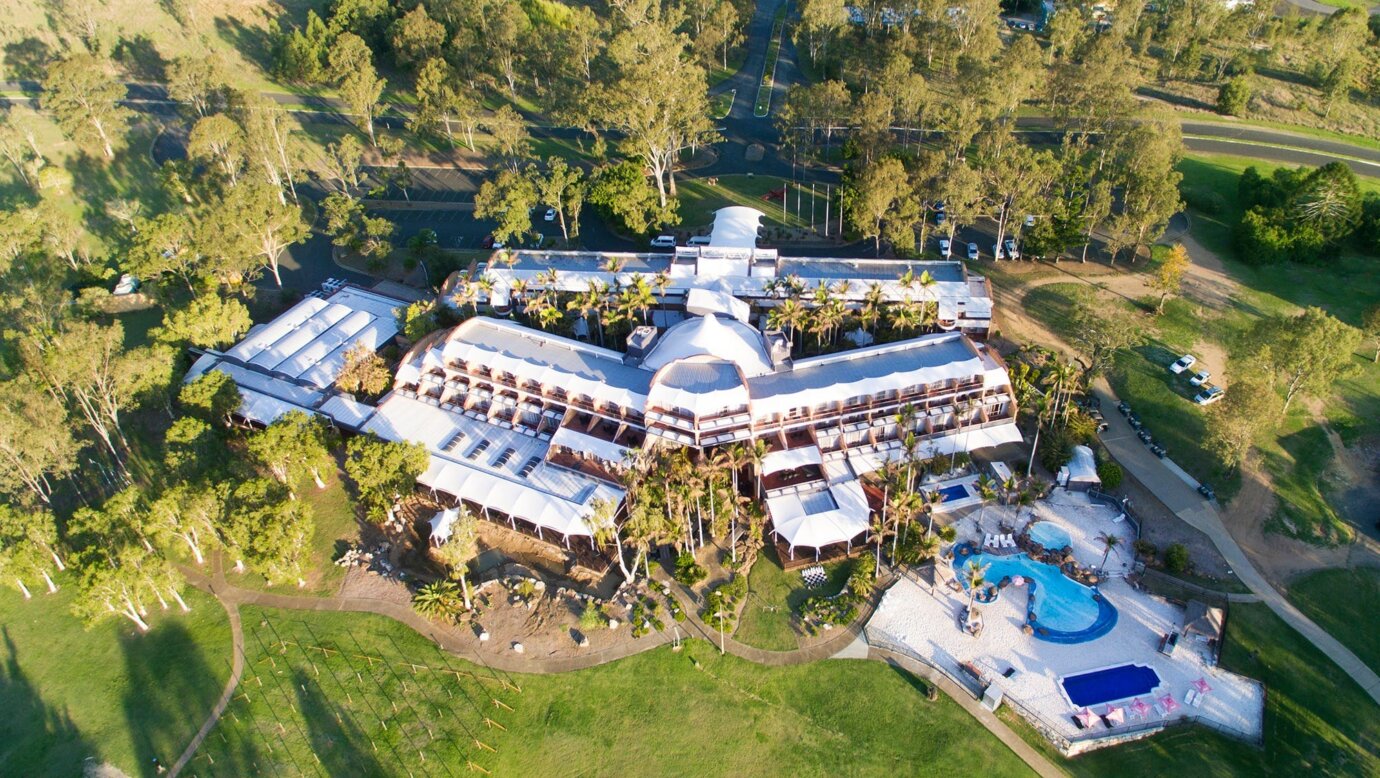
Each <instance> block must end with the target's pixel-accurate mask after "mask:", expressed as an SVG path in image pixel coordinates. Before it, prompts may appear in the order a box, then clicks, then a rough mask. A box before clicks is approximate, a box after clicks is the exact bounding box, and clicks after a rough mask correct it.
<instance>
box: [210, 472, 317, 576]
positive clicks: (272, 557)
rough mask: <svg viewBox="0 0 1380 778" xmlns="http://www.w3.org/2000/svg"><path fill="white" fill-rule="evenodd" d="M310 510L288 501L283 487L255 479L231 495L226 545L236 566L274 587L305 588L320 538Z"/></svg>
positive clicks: (224, 531)
mask: <svg viewBox="0 0 1380 778" xmlns="http://www.w3.org/2000/svg"><path fill="white" fill-rule="evenodd" d="M315 526H316V525H315V522H314V521H313V519H312V515H311V506H309V505H307V504H305V503H303V502H300V501H295V500H292V499H289V497H288V495H287V490H286V489H285V488H284V487H283V485H282V484H280V483H278V482H277V481H273V480H270V479H267V478H252V479H249V480H247V481H243V482H241V483H239V484H238V485H236V486H235V488H234V490H233V491H232V492H231V493H230V498H229V503H228V506H227V508H226V512H225V520H224V524H223V526H222V531H221V539H222V542H223V543H224V544H225V547H226V550H227V551H228V552H229V553H230V554H231V555H232V557H233V558H234V560H235V569H236V570H239V571H243V570H244V569H245V567H246V566H248V568H249V569H250V570H252V571H254V572H256V573H258V574H259V575H262V576H263V577H264V579H265V580H267V582H268V584H269V585H270V586H276V585H280V584H287V583H296V584H297V586H298V587H299V588H300V587H302V586H305V585H306V579H305V577H304V576H305V574H306V555H307V550H308V548H310V543H311V538H312V535H313V533H314V532H315Z"/></svg>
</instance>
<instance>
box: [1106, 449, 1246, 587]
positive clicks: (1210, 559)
mask: <svg viewBox="0 0 1380 778" xmlns="http://www.w3.org/2000/svg"><path fill="white" fill-rule="evenodd" d="M1117 491H1119V492H1120V493H1122V494H1123V495H1125V496H1126V497H1130V498H1131V506H1132V509H1133V510H1134V511H1135V513H1136V517H1137V518H1139V519H1140V537H1141V539H1142V540H1148V541H1150V542H1151V543H1154V544H1155V546H1156V548H1157V549H1158V551H1159V554H1160V555H1161V557H1163V554H1164V550H1165V549H1166V548H1168V547H1169V546H1171V545H1173V544H1175V543H1181V544H1183V546H1184V547H1185V548H1187V549H1188V558H1189V562H1190V563H1191V564H1192V570H1193V572H1194V573H1195V574H1197V575H1198V576H1200V577H1203V578H1209V579H1218V580H1225V579H1227V578H1229V577H1231V572H1230V570H1229V568H1228V567H1227V562H1226V560H1225V559H1223V558H1222V555H1221V554H1220V553H1219V552H1218V551H1217V546H1215V545H1213V543H1212V541H1211V540H1210V539H1209V538H1208V536H1207V535H1204V534H1203V533H1202V532H1200V531H1198V530H1196V529H1194V528H1193V527H1191V526H1189V525H1188V524H1187V523H1186V522H1184V521H1183V520H1182V519H1180V518H1179V517H1178V516H1175V515H1174V513H1173V512H1172V511H1170V510H1169V508H1167V507H1166V506H1165V505H1164V503H1162V502H1160V501H1159V499H1158V498H1157V497H1155V495H1154V493H1153V492H1151V491H1150V490H1149V489H1146V488H1145V487H1144V486H1142V485H1141V483H1140V481H1137V480H1136V478H1135V476H1133V475H1131V474H1130V473H1129V472H1128V473H1126V475H1125V477H1124V479H1123V480H1122V482H1121V486H1120V487H1119V488H1118V490H1117Z"/></svg>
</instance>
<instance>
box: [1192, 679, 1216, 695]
mask: <svg viewBox="0 0 1380 778" xmlns="http://www.w3.org/2000/svg"><path fill="white" fill-rule="evenodd" d="M1193 688H1194V689H1197V690H1198V693H1199V694H1207V693H1208V692H1210V691H1212V686H1211V685H1209V684H1208V682H1207V679H1205V678H1199V679H1198V680H1196V681H1194V682H1193Z"/></svg>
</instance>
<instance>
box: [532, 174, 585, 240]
mask: <svg viewBox="0 0 1380 778" xmlns="http://www.w3.org/2000/svg"><path fill="white" fill-rule="evenodd" d="M527 174H528V176H530V177H531V179H532V183H533V185H534V187H535V189H536V195H537V200H538V202H540V203H542V204H545V205H546V206H548V207H550V208H551V209H553V210H554V211H555V212H556V220H557V222H558V223H559V224H560V225H561V238H562V239H564V240H565V241H566V242H569V241H570V238H571V236H572V235H576V236H578V235H579V234H580V226H579V221H578V219H579V209H580V206H581V205H582V204H583V203H584V199H585V188H586V184H585V174H584V171H582V170H580V169H579V168H577V167H571V166H570V164H569V163H567V162H566V161H565V160H564V159H563V158H561V157H548V158H547V160H546V170H545V171H542V170H539V169H538V168H537V167H536V166H535V165H529V166H528V168H527ZM572 212H573V213H572ZM567 216H570V217H571V222H570V224H569V226H568V227H567V224H566V217H567Z"/></svg>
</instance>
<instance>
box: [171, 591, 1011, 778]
mask: <svg viewBox="0 0 1380 778" xmlns="http://www.w3.org/2000/svg"><path fill="white" fill-rule="evenodd" d="M244 617H245V618H244V621H245V625H246V629H248V630H250V632H251V634H250V635H249V636H247V637H246V641H247V642H248V644H249V646H250V648H249V655H248V657H247V666H248V667H249V668H251V673H252V675H253V677H250V678H249V679H248V680H247V681H246V683H245V684H244V686H243V687H242V688H245V689H246V690H247V691H248V692H249V694H248V698H249V699H248V702H245V701H242V700H237V702H236V703H235V705H234V706H232V708H231V710H232V711H233V712H234V713H235V716H233V717H228V718H226V719H223V720H222V722H223V723H222V724H221V725H220V726H218V727H217V729H216V730H215V731H214V732H212V734H211V737H210V738H208V741H207V743H208V745H207V747H206V748H205V749H203V752H202V753H201V754H199V755H198V758H197V759H196V760H194V761H193V763H192V766H191V768H190V770H189V772H188V774H189V775H198V776H209V775H252V774H255V770H254V768H253V767H252V765H255V764H257V765H258V772H273V768H274V767H282V768H283V769H284V770H285V771H286V772H291V771H292V765H293V763H294V760H295V761H296V762H297V763H299V764H301V765H303V766H304V767H306V768H307V769H308V771H311V765H312V763H311V761H310V760H311V759H312V757H311V755H310V753H309V750H314V751H315V752H316V754H317V756H319V757H320V759H321V765H322V767H323V768H324V769H325V772H326V773H327V774H345V773H349V774H352V775H368V774H376V773H387V774H395V775H400V774H406V770H407V769H408V768H412V769H414V770H416V769H418V768H419V767H420V765H421V764H422V762H421V758H422V757H421V756H420V755H418V752H419V751H420V752H423V753H429V754H430V755H431V760H430V761H429V762H427V764H428V765H433V764H436V763H437V760H439V759H445V760H446V764H448V765H450V766H451V770H453V771H455V772H465V770H464V767H465V764H466V761H467V760H472V761H474V762H475V763H476V764H477V765H479V766H481V767H483V768H484V769H485V770H487V771H490V772H491V773H492V774H493V775H533V776H537V775H596V774H597V775H647V774H656V775H707V774H714V775H735V776H753V775H894V774H896V773H897V771H900V772H902V773H904V774H906V775H936V776H937V775H951V774H952V773H953V769H954V768H953V765H954V764H956V763H959V762H961V763H962V764H963V765H964V771H965V772H971V773H974V774H980V775H984V776H991V777H992V778H998V777H999V776H1014V775H1028V774H1029V772H1028V771H1027V770H1026V768H1025V766H1024V765H1023V764H1022V763H1021V762H1020V761H1019V760H1018V759H1017V758H1016V756H1015V755H1014V754H1012V753H1011V752H1010V751H1008V750H1007V749H1006V748H1004V747H1002V746H1001V745H1000V743H999V742H998V741H996V740H995V739H994V738H993V737H992V736H990V735H989V734H988V733H987V732H986V730H984V729H983V728H982V727H981V726H979V725H978V724H977V723H976V722H974V721H973V720H972V719H971V718H970V717H969V716H968V715H967V713H965V712H964V711H963V710H962V709H961V708H960V707H959V706H958V705H957V704H955V703H954V702H952V701H951V700H949V699H948V698H947V697H943V696H941V698H940V699H939V700H938V701H937V702H929V701H927V700H926V698H925V695H924V693H923V685H922V682H920V681H918V680H917V679H915V678H913V677H912V676H909V675H907V674H905V673H902V672H898V671H896V670H894V669H892V668H890V667H888V666H886V665H883V664H881V663H878V662H865V661H826V662H821V663H816V664H811V665H804V666H798V667H784V668H765V667H761V666H758V665H753V664H750V663H747V662H745V661H743V660H740V659H737V658H734V657H732V656H728V657H721V656H719V654H718V652H717V651H715V650H714V649H713V648H712V647H711V646H710V645H709V644H707V643H705V642H703V641H687V642H686V644H685V647H684V649H683V650H682V651H681V652H679V653H675V652H672V651H671V650H670V648H669V647H664V648H657V649H654V650H651V651H649V652H646V653H643V654H639V655H637V656H634V657H631V658H628V659H624V660H620V661H618V662H614V663H612V664H608V665H602V666H600V667H596V668H592V669H589V670H583V671H580V672H576V673H567V674H560V675H532V676H523V675H504V674H498V673H492V672H490V671H488V670H486V669H484V668H480V667H476V666H473V665H469V664H467V663H464V662H462V661H459V660H456V659H454V658H453V657H452V658H447V657H444V656H442V655H441V653H440V652H439V651H438V650H437V649H436V648H435V647H434V646H433V645H432V644H430V643H429V642H428V641H426V640H425V639H423V638H421V637H420V636H418V635H416V634H415V633H413V632H411V631H409V630H407V629H406V628H403V627H401V626H400V625H398V624H396V623H394V622H391V621H388V620H385V619H382V618H379V617H374V616H364V615H356V614H343V613H315V612H314V613H301V614H298V613H281V612H275V611H271V610H258V609H252V608H246V609H245V611H244ZM265 636H266V639H265V641H264V644H263V645H262V646H261V645H260V642H259V638H260V637H265ZM275 640H276V641H280V642H279V643H277V644H275V643H274V641H275ZM284 643H286V644H288V648H287V650H286V651H285V652H284V651H283V650H282V649H281V646H282V645H283V644H284ZM303 645H312V646H321V647H327V648H330V647H337V648H340V649H341V650H342V653H336V654H332V655H330V656H326V655H324V654H323V653H322V652H320V651H317V650H311V649H303V648H301V647H300V646H303ZM307 651H311V654H310V655H311V657H312V660H311V662H310V663H309V662H308V661H306V659H307V656H308V653H307ZM369 657H373V658H374V661H372V662H371V661H369V659H368V658H369ZM403 659H405V660H406V662H407V663H411V664H410V665H408V664H401V663H400V662H401V660H403ZM384 660H386V661H387V662H389V663H396V664H385V661H384ZM349 663H353V664H352V665H351V664H349ZM423 666H425V667H423ZM350 667H353V668H354V669H355V670H357V671H358V673H359V675H358V676H356V675H354V673H353V672H351V671H350V670H349V668H350ZM414 668H416V673H415V674H414V672H413V669H414ZM427 668H435V669H427ZM438 669H439V670H449V671H452V672H437V670H438ZM257 678H262V681H263V685H262V686H260V685H259V682H258V680H257ZM504 681H507V682H509V683H512V684H514V685H516V686H518V687H520V688H521V693H517V692H514V691H513V690H512V689H511V688H505V687H504V686H503V685H502V684H503V682H504ZM347 695H348V697H347ZM493 699H498V700H499V701H500V702H501V703H502V704H503V705H507V706H509V707H510V708H511V710H506V709H504V708H503V707H502V706H497V705H494V704H493V702H492V700H493ZM394 703H396V705H397V712H394V709H393V705H394ZM370 706H372V709H371V707H370ZM302 711H308V712H309V713H311V716H310V718H309V719H306V720H304V719H303V718H302V716H301V713H302ZM333 714H334V715H333ZM381 717H382V718H387V719H388V720H389V721H390V727H389V729H388V730H384V729H382V727H380V726H379V725H378V721H379V719H380V718H381ZM486 717H488V718H491V719H492V720H494V721H495V722H497V723H498V724H500V725H501V726H502V727H504V729H500V728H498V727H493V728H490V727H488V726H487V725H485V724H484V723H483V720H484V718H486ZM423 721H425V722H426V726H419V722H423ZM428 728H429V729H430V733H428V731H427V730H428ZM264 733H273V734H272V739H271V740H267V741H266V740H265V735H264ZM222 735H223V736H224V737H222ZM475 740H480V741H482V742H484V743H486V744H487V745H488V746H490V747H492V748H493V749H495V752H489V751H486V750H483V749H482V748H480V747H478V746H475V745H474V744H473V743H474V741H475ZM309 743H311V744H314V746H312V747H310V748H309V746H308V744H309ZM266 744H271V745H272V747H273V751H272V753H270V752H269V751H268V749H267V747H266ZM375 748H377V749H378V752H377V753H375V751H374V749H375ZM208 757H213V758H214V759H215V761H214V763H212V762H211V761H210V759H209V758H208ZM466 774H468V773H466Z"/></svg>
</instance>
